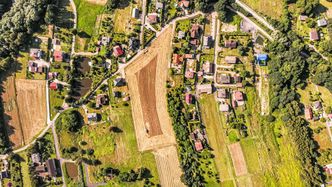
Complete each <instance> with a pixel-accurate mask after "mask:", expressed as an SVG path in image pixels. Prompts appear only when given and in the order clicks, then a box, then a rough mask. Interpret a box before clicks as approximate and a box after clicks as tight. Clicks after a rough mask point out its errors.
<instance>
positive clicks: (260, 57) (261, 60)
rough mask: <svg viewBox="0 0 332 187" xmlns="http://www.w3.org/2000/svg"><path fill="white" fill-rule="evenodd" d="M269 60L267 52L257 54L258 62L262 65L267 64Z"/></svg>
mask: <svg viewBox="0 0 332 187" xmlns="http://www.w3.org/2000/svg"><path fill="white" fill-rule="evenodd" d="M267 60H268V55H267V54H257V55H256V64H258V65H260V66H265V65H266V62H267Z"/></svg>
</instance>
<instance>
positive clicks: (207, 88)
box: [196, 84, 212, 95]
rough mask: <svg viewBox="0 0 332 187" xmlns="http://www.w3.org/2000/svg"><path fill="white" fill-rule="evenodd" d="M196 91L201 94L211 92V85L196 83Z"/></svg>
mask: <svg viewBox="0 0 332 187" xmlns="http://www.w3.org/2000/svg"><path fill="white" fill-rule="evenodd" d="M196 93H197V94H198V95H199V94H202V93H207V94H211V93H212V85H211V84H198V85H197V86H196Z"/></svg>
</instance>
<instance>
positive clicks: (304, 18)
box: [299, 15, 308, 21]
mask: <svg viewBox="0 0 332 187" xmlns="http://www.w3.org/2000/svg"><path fill="white" fill-rule="evenodd" d="M307 19H308V16H306V15H300V16H299V20H300V21H307Z"/></svg>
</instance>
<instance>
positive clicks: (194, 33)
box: [190, 24, 201, 38]
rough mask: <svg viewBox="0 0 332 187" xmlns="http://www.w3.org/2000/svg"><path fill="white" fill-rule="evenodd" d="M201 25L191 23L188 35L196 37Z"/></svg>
mask: <svg viewBox="0 0 332 187" xmlns="http://www.w3.org/2000/svg"><path fill="white" fill-rule="evenodd" d="M200 31H201V26H200V25H199V24H193V25H192V26H191V29H190V37H191V38H198V37H199V35H200Z"/></svg>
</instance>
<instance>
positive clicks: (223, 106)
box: [219, 103, 229, 112]
mask: <svg viewBox="0 0 332 187" xmlns="http://www.w3.org/2000/svg"><path fill="white" fill-rule="evenodd" d="M219 110H220V112H228V111H229V105H228V104H227V103H222V104H220V106H219Z"/></svg>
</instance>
